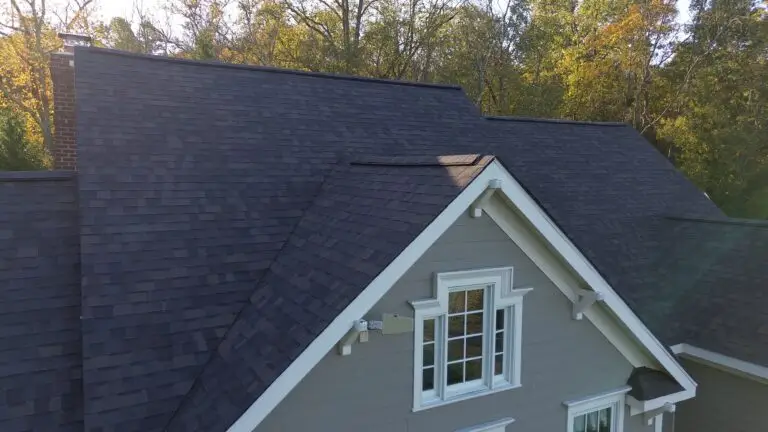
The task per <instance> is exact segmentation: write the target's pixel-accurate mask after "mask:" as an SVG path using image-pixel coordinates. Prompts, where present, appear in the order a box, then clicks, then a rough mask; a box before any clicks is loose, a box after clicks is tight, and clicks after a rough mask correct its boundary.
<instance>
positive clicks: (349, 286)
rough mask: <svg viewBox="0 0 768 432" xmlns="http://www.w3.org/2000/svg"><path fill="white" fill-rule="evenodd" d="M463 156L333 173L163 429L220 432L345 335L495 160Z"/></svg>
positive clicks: (361, 165)
mask: <svg viewBox="0 0 768 432" xmlns="http://www.w3.org/2000/svg"><path fill="white" fill-rule="evenodd" d="M453 159H454V160H455V159H457V158H453ZM461 159H462V160H465V161H474V163H472V164H469V163H462V164H460V165H459V166H456V164H455V163H454V164H451V163H448V164H447V165H443V163H441V162H440V161H438V160H435V158H432V160H433V162H432V164H431V165H428V164H427V163H426V161H425V160H424V158H417V159H415V160H414V161H412V162H411V161H409V158H406V157H397V158H389V159H383V158H382V159H379V160H378V161H377V162H376V164H373V165H369V164H367V162H356V163H355V164H354V165H346V164H341V165H340V166H339V167H338V168H337V170H336V171H335V172H333V173H332V174H330V175H329V177H328V178H327V179H326V181H325V182H324V184H323V186H322V189H321V191H320V193H319V195H318V196H317V198H316V199H315V201H314V203H313V205H312V206H311V207H310V208H309V209H308V210H307V212H306V213H305V215H304V217H302V219H301V221H300V222H299V223H298V225H297V226H296V229H295V230H294V232H293V234H292V235H291V237H290V238H289V240H288V242H287V243H286V245H285V247H284V248H283V250H282V251H281V253H280V254H279V256H278V257H277V259H276V260H275V262H274V263H273V264H272V266H271V267H270V269H269V271H268V273H267V275H266V276H265V277H264V279H263V280H262V281H261V283H259V285H258V286H257V287H256V290H255V292H254V294H253V296H251V299H250V302H249V304H248V305H247V306H246V308H245V309H244V310H243V312H242V313H241V314H240V316H239V317H238V319H237V321H236V322H235V323H234V325H233V326H232V328H231V329H230V330H229V332H228V333H227V335H226V337H225V338H224V340H223V342H222V344H221V346H220V347H219V349H218V350H217V352H216V353H215V354H214V356H213V358H212V359H211V362H210V364H208V365H207V367H206V368H205V370H204V371H203V373H202V375H201V376H200V378H199V379H198V381H197V383H196V385H195V387H194V388H193V389H192V391H191V392H190V394H189V396H188V398H187V399H186V400H185V403H183V404H182V406H181V408H180V409H179V411H178V414H177V415H176V416H175V417H174V419H173V420H172V421H171V423H170V425H169V426H168V428H167V429H168V430H178V431H188V430H224V429H226V428H227V427H229V426H230V425H231V424H232V422H234V421H235V420H236V419H237V418H238V417H239V416H240V415H241V414H242V413H243V412H244V411H245V410H246V409H247V408H248V407H249V406H250V404H251V403H252V402H253V401H254V400H256V399H257V398H258V397H259V396H261V395H262V394H263V392H264V391H265V390H266V389H267V388H268V387H269V386H270V385H273V383H274V382H275V380H278V379H280V378H279V377H280V376H281V374H287V375H289V376H290V375H291V374H290V372H288V371H286V369H287V368H288V366H289V365H290V364H291V363H292V362H293V361H295V360H296V359H297V358H298V357H299V355H304V354H302V353H303V352H305V351H310V352H311V351H312V350H313V349H314V348H313V346H315V345H316V342H315V340H316V338H317V337H318V335H320V334H321V333H322V332H323V331H324V330H325V329H326V328H327V327H329V326H331V327H332V328H338V329H341V330H342V331H343V332H346V331H348V330H349V328H350V327H351V325H352V322H353V321H354V320H355V319H359V318H360V316H357V317H353V318H351V319H349V320H346V321H344V319H343V318H339V317H338V315H339V314H340V313H342V311H344V310H345V309H346V308H347V306H348V305H349V304H350V303H351V302H352V301H353V300H355V299H357V298H358V296H360V294H361V292H362V290H363V288H365V287H366V286H368V285H369V283H371V281H372V280H374V279H375V278H377V276H379V274H380V272H381V271H382V269H384V268H386V267H387V266H388V265H390V263H391V262H392V260H393V259H395V257H397V256H398V255H399V254H400V252H401V251H403V249H405V247H406V246H407V245H408V244H410V243H411V242H413V240H414V239H415V238H417V236H419V235H420V234H421V233H422V231H424V229H425V228H426V227H427V226H428V225H429V224H430V223H431V222H433V220H435V218H436V217H437V216H438V215H439V214H440V213H441V212H442V211H443V210H444V209H445V207H446V206H447V205H448V204H449V203H451V202H452V201H453V200H454V199H455V198H456V196H457V195H459V193H460V192H461V191H462V190H463V189H464V188H465V187H466V186H467V185H468V184H469V183H470V182H471V181H472V180H473V179H474V178H475V177H476V176H477V175H478V174H480V173H481V172H482V171H483V169H485V167H486V166H487V165H488V164H489V163H490V162H491V161H492V160H493V158H492V157H488V156H485V157H480V156H479V155H472V156H469V157H464V158H461ZM383 162H386V164H387V165H383V164H382V163H383ZM308 347H309V348H308ZM326 351H327V350H323V351H322V352H321V355H325V353H326ZM275 385H278V386H279V384H277V383H276V384H275Z"/></svg>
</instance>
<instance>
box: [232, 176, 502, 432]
mask: <svg viewBox="0 0 768 432" xmlns="http://www.w3.org/2000/svg"><path fill="white" fill-rule="evenodd" d="M504 171H505V170H504V168H503V167H502V166H501V165H500V164H498V163H497V162H494V163H492V164H490V165H489V166H487V167H486V168H485V170H483V172H482V173H480V174H479V175H478V176H477V177H476V178H475V179H474V180H473V181H472V182H471V183H470V184H469V185H468V186H467V187H466V188H465V189H464V190H463V191H462V192H461V193H459V195H458V196H457V197H456V198H455V199H454V200H453V201H452V202H451V203H450V204H449V205H448V206H447V207H446V208H445V210H443V212H442V213H440V215H438V216H437V218H435V220H434V221H432V223H430V224H429V226H427V228H426V229H424V231H422V232H421V234H419V235H418V236H417V237H416V239H415V240H414V241H413V242H412V243H411V244H410V245H408V247H406V248H405V250H403V252H401V253H400V255H398V256H397V257H396V258H395V259H394V260H393V261H392V262H391V263H390V264H389V265H388V266H387V267H386V268H385V269H384V270H383V271H382V272H381V273H379V275H378V276H376V278H375V279H374V280H373V281H372V282H371V283H370V284H368V286H367V287H366V288H365V289H364V290H363V291H362V292H361V293H360V295H358V296H357V298H355V299H354V300H353V301H352V302H351V303H350V304H349V305H348V306H347V307H346V308H345V309H344V310H343V311H342V312H341V313H340V314H339V315H338V316H337V317H336V318H335V319H334V320H333V321H332V322H331V324H329V325H328V327H326V329H325V330H323V332H322V333H320V336H318V337H317V338H316V339H315V340H314V341H312V343H310V344H309V346H308V347H307V348H306V349H305V350H304V352H302V353H301V354H300V355H299V357H297V358H296V360H294V361H293V363H291V364H290V365H289V366H288V368H287V369H286V370H284V371H283V373H282V374H280V376H279V377H277V379H276V380H275V381H274V382H273V383H272V384H271V385H270V386H269V388H267V390H266V391H265V392H264V393H262V395H261V396H259V398H258V399H257V400H256V402H254V403H253V404H252V405H251V406H250V407H249V408H248V409H247V410H246V411H245V412H244V413H243V415H241V416H240V418H238V419H237V420H236V421H235V422H234V423H233V424H232V426H230V427H229V429H227V431H228V432H252V431H253V430H254V429H255V428H256V427H257V426H258V425H259V424H260V423H261V422H262V421H263V420H264V418H266V417H267V415H268V414H269V413H270V412H271V411H272V410H273V409H274V408H275V407H276V406H277V404H279V403H280V402H281V401H282V400H283V399H284V398H285V397H286V396H287V395H288V393H289V392H290V391H291V390H293V388H294V387H296V385H297V384H298V383H299V382H300V381H301V380H302V379H303V378H304V377H305V376H306V375H307V374H308V373H309V372H310V371H311V370H312V368H313V367H315V365H317V364H318V363H319V362H320V360H322V358H323V357H324V356H325V355H326V354H327V353H328V352H329V351H330V350H331V349H333V347H334V346H335V345H336V344H337V343H338V342H339V340H340V339H341V338H342V337H343V336H344V335H345V334H346V333H347V331H349V329H350V328H351V326H352V323H354V322H355V321H356V320H358V319H359V318H360V317H361V316H363V315H365V314H366V313H367V312H368V311H369V310H370V309H371V308H372V307H373V306H374V305H375V304H376V303H377V302H378V301H379V300H381V298H382V297H383V296H384V295H385V294H386V293H387V292H388V291H389V289H390V288H391V287H392V286H393V285H394V284H395V282H397V280H398V279H400V277H401V276H403V274H405V272H406V271H407V270H408V269H410V268H411V266H412V265H413V264H414V263H415V262H416V261H417V260H418V259H419V258H421V256H422V255H423V254H424V252H426V251H427V249H429V247H430V246H432V244H433V243H435V242H436V241H437V240H438V239H439V238H440V236H441V235H443V233H444V232H445V231H446V230H447V229H448V228H449V227H450V226H451V225H453V223H454V222H455V221H456V220H457V219H458V218H459V216H461V215H462V214H464V212H466V211H467V210H468V209H469V207H470V206H471V205H472V203H473V202H474V201H475V200H476V199H477V198H478V197H479V196H480V195H481V194H482V193H483V192H485V190H486V189H487V188H488V186H489V185H490V184H491V180H494V179H498V178H500V176H501V175H502V174H503V173H504Z"/></svg>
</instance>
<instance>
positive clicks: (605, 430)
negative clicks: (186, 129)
mask: <svg viewBox="0 0 768 432" xmlns="http://www.w3.org/2000/svg"><path fill="white" fill-rule="evenodd" d="M612 428H613V425H612V424H611V409H610V408H606V409H604V410H601V411H600V432H612V431H611V429H612Z"/></svg>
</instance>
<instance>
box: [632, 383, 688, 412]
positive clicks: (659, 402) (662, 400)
mask: <svg viewBox="0 0 768 432" xmlns="http://www.w3.org/2000/svg"><path fill="white" fill-rule="evenodd" d="M695 396H696V391H695V389H693V390H683V391H679V392H677V393H672V394H668V395H665V396H661V397H658V398H656V399H651V400H647V401H639V400H637V399H635V398H633V397H632V396H627V405H629V415H630V416H634V415H637V414H643V413H649V412H653V411H657V410H661V409H662V408H664V406H665V405H668V404H672V405H674V404H676V403H678V402H682V401H684V400H688V399H691V398H693V397H695ZM653 414H654V415H656V414H657V413H653Z"/></svg>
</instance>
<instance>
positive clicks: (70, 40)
mask: <svg viewBox="0 0 768 432" xmlns="http://www.w3.org/2000/svg"><path fill="white" fill-rule="evenodd" d="M59 38H61V40H63V41H64V46H65V47H74V46H90V45H91V41H92V40H93V39H92V38H91V37H90V36H85V35H80V34H75V33H59Z"/></svg>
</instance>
